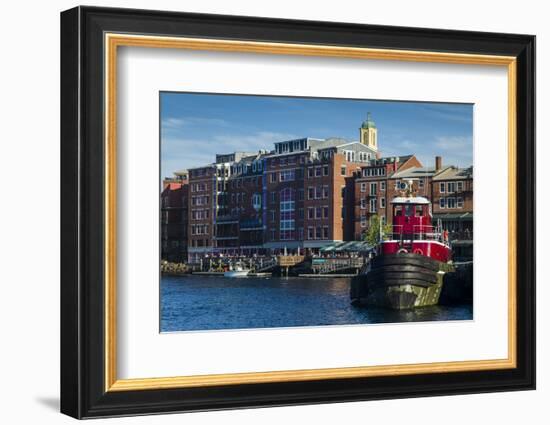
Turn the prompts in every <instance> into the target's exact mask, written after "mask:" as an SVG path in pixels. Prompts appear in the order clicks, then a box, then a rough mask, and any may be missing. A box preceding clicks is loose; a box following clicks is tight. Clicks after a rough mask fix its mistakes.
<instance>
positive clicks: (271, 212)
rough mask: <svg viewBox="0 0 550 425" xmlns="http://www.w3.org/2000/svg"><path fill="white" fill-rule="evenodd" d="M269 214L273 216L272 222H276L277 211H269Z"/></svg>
mask: <svg viewBox="0 0 550 425" xmlns="http://www.w3.org/2000/svg"><path fill="white" fill-rule="evenodd" d="M269 214H270V216H271V221H275V210H269Z"/></svg>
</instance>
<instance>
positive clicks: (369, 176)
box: [353, 155, 422, 240]
mask: <svg viewBox="0 0 550 425" xmlns="http://www.w3.org/2000/svg"><path fill="white" fill-rule="evenodd" d="M421 166H422V164H420V162H419V161H418V159H417V158H416V157H415V156H414V155H406V156H401V157H399V156H395V157H386V158H378V159H375V160H372V161H371V162H370V163H369V164H368V165H364V166H362V167H361V168H360V170H358V171H357V172H356V173H355V176H354V177H355V178H354V193H353V195H354V197H353V210H354V213H353V229H354V232H353V239H355V240H361V239H363V234H364V233H365V232H366V230H367V229H368V226H369V221H370V219H371V217H372V216H374V215H377V216H379V217H380V218H381V220H382V222H383V223H386V222H388V221H391V205H390V204H391V200H392V199H393V198H394V197H395V196H396V195H397V193H396V188H395V183H392V182H391V180H390V179H391V178H392V176H393V175H394V174H396V173H397V172H398V171H402V170H406V169H410V168H415V167H421Z"/></svg>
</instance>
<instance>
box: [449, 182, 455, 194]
mask: <svg viewBox="0 0 550 425" xmlns="http://www.w3.org/2000/svg"><path fill="white" fill-rule="evenodd" d="M455 191H456V184H455V183H454V182H449V183H447V192H449V193H454V192H455Z"/></svg>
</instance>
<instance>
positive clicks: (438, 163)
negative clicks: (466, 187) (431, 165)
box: [435, 156, 443, 171]
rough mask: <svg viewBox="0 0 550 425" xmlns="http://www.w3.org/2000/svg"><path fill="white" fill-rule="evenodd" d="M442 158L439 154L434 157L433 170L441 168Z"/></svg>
mask: <svg viewBox="0 0 550 425" xmlns="http://www.w3.org/2000/svg"><path fill="white" fill-rule="evenodd" d="M442 161H443V159H442V158H441V157H440V156H436V157H435V171H439V170H441V163H442Z"/></svg>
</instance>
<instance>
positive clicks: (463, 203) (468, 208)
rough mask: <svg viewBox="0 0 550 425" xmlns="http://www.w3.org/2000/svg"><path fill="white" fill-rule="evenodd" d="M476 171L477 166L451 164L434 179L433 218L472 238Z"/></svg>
mask: <svg viewBox="0 0 550 425" xmlns="http://www.w3.org/2000/svg"><path fill="white" fill-rule="evenodd" d="M473 173H474V170H473V167H468V168H458V167H447V168H445V169H444V170H442V171H441V172H440V173H438V174H437V175H435V176H434V177H433V180H432V197H431V199H432V210H433V218H434V220H440V221H441V223H442V225H443V228H444V229H446V230H448V231H450V232H453V233H457V234H458V235H459V236H458V237H460V238H461V239H469V238H470V237H471V236H472V232H473V219H474V214H473V211H474V210H473V199H474V179H473Z"/></svg>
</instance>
